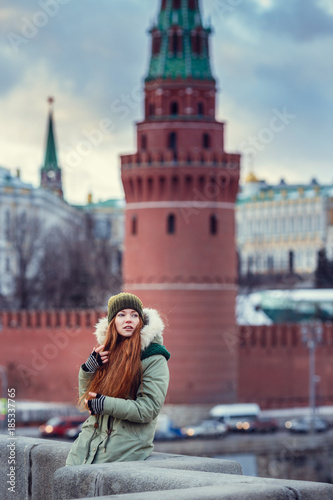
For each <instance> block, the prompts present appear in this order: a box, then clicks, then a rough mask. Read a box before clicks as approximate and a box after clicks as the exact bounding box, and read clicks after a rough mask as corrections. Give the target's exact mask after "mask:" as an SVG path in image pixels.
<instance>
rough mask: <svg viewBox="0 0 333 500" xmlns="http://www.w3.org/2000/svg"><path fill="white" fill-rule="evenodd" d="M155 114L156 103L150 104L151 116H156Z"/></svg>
mask: <svg viewBox="0 0 333 500" xmlns="http://www.w3.org/2000/svg"><path fill="white" fill-rule="evenodd" d="M154 114H155V104H149V116H154Z"/></svg>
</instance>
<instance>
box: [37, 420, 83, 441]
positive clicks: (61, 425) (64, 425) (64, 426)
mask: <svg viewBox="0 0 333 500" xmlns="http://www.w3.org/2000/svg"><path fill="white" fill-rule="evenodd" d="M86 418H87V416H86V415H73V416H69V417H53V418H50V419H49V420H48V421H47V422H46V423H45V424H43V425H41V426H40V427H39V432H40V433H41V435H42V437H55V436H56V437H64V436H65V433H66V431H67V430H68V429H72V428H73V427H77V426H78V425H79V424H81V423H83V422H84V421H85V420H86Z"/></svg>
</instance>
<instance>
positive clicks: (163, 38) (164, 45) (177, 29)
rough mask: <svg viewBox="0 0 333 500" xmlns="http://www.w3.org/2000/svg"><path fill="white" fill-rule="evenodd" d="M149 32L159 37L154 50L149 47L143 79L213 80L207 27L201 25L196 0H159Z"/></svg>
mask: <svg viewBox="0 0 333 500" xmlns="http://www.w3.org/2000/svg"><path fill="white" fill-rule="evenodd" d="M150 33H151V34H152V37H153V38H155V39H156V38H160V40H159V41H158V43H159V47H158V50H157V51H156V50H154V49H153V52H152V56H151V60H150V64H149V70H148V75H147V77H146V81H148V80H154V79H156V78H163V79H166V78H184V79H186V78H194V79H204V80H214V78H213V75H212V72H211V67H210V60H209V50H208V38H209V35H210V33H211V29H210V28H204V27H203V24H202V18H201V13H200V7H199V0H193V1H191V0H178V1H175V0H164V1H163V0H162V4H161V9H160V12H159V14H158V20H157V24H156V25H155V26H153V28H152V29H151V30H150ZM172 37H174V38H175V39H172ZM177 37H179V40H178V39H177ZM197 40H198V41H197ZM197 43H199V44H200V45H199V47H200V49H198V48H197V47H198V46H197Z"/></svg>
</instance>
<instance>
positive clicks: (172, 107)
mask: <svg viewBox="0 0 333 500" xmlns="http://www.w3.org/2000/svg"><path fill="white" fill-rule="evenodd" d="M178 110H179V108H178V102H176V101H172V102H171V104H170V114H171V115H173V116H176V115H178Z"/></svg>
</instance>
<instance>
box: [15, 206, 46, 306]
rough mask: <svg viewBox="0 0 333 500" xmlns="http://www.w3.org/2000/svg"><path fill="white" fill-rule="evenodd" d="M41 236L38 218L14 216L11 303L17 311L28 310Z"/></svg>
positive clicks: (39, 254)
mask: <svg viewBox="0 0 333 500" xmlns="http://www.w3.org/2000/svg"><path fill="white" fill-rule="evenodd" d="M42 234H43V229H42V223H41V221H40V219H39V218H38V217H35V216H32V217H28V216H27V214H26V212H21V213H18V214H16V216H15V217H14V221H13V226H12V235H11V238H10V239H11V242H12V246H13V253H14V260H15V265H14V276H13V282H14V293H13V301H14V304H15V305H16V307H18V308H19V309H26V308H28V307H29V305H30V301H31V299H32V297H33V295H34V289H35V287H36V284H37V283H36V277H37V275H38V261H39V259H40V256H41V251H42V248H41V246H42Z"/></svg>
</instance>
